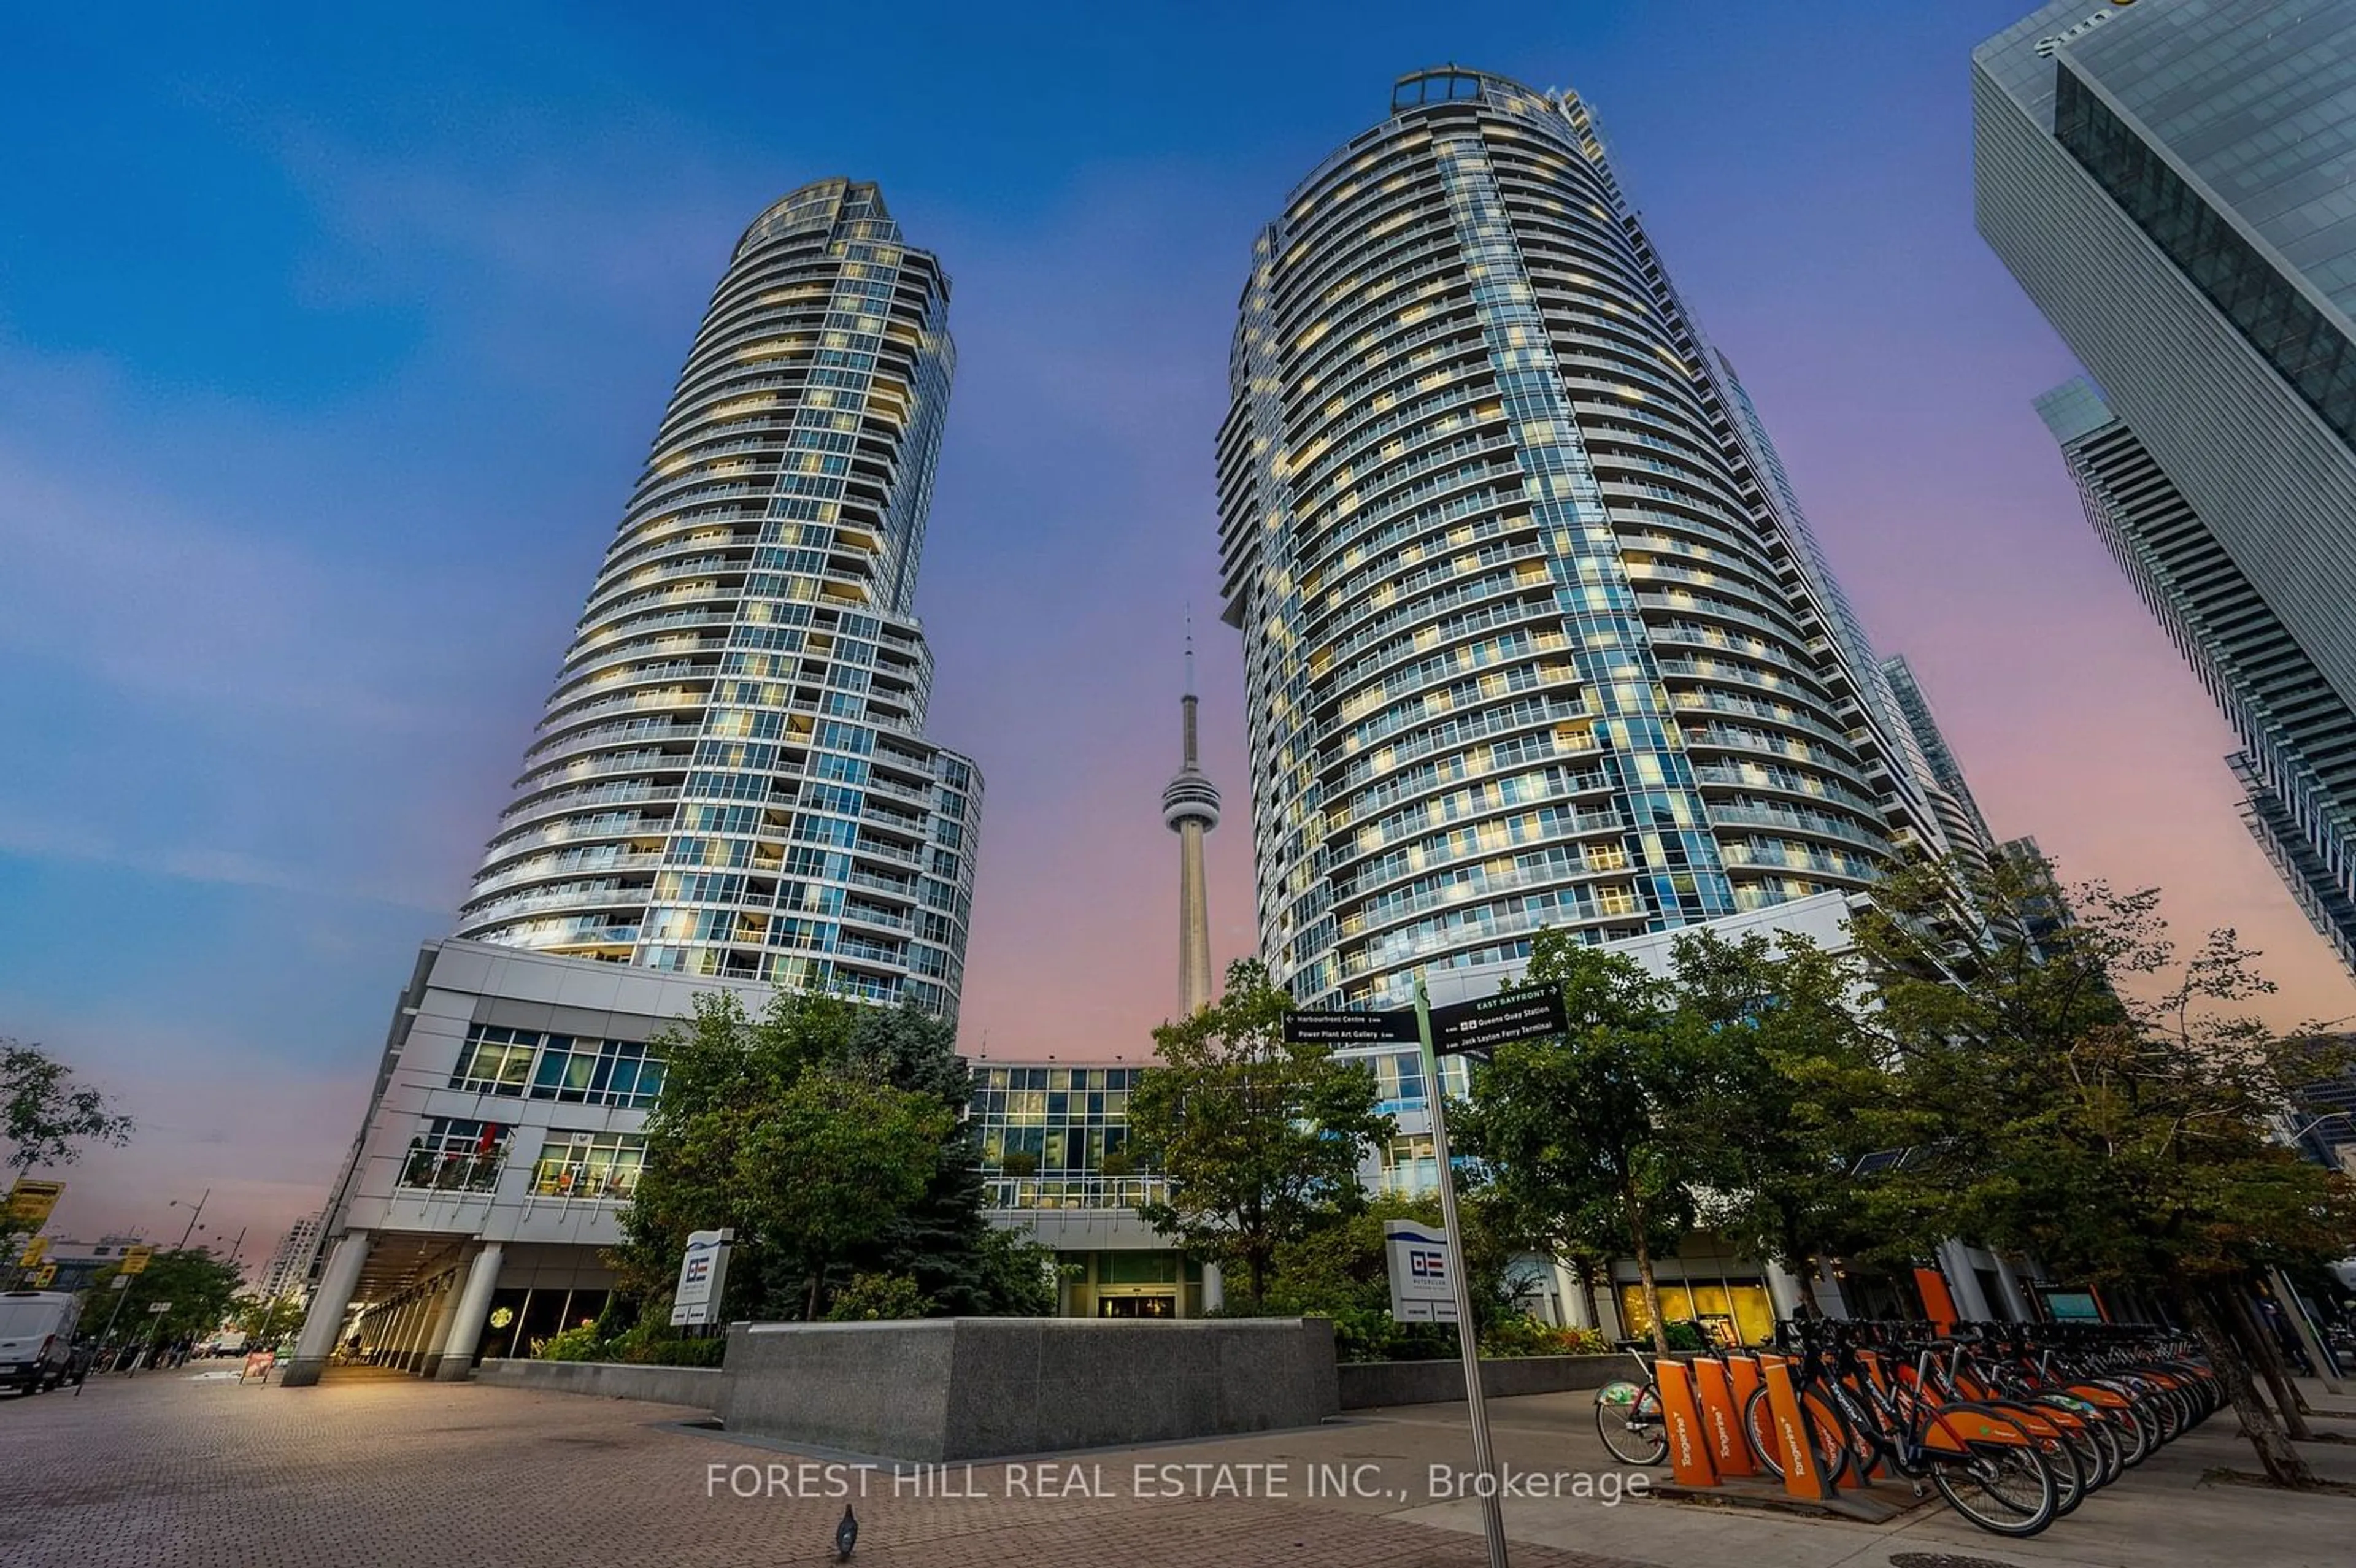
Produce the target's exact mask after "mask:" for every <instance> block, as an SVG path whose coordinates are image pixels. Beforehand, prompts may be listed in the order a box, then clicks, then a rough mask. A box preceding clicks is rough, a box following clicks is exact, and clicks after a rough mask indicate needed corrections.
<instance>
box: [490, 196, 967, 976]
mask: <svg viewBox="0 0 2356 1568" xmlns="http://www.w3.org/2000/svg"><path fill="white" fill-rule="evenodd" d="M948 298H949V284H948V276H947V274H945V273H944V272H942V271H941V267H940V263H939V262H938V261H937V260H936V259H935V258H934V257H933V256H932V255H931V254H930V253H929V252H926V251H920V250H916V249H915V248H913V247H911V246H909V245H908V244H906V243H905V241H904V240H903V239H902V237H901V234H900V229H899V226H898V225H897V224H896V223H894V221H893V219H891V217H890V215H889V214H888V213H887V212H886V211H885V210H884V208H883V197H882V195H881V194H880V193H879V192H878V191H877V190H876V188H875V187H873V186H872V185H862V184H858V183H855V182H852V181H849V180H841V179H832V180H821V181H819V182H818V183H816V184H814V185H810V186H806V187H803V188H802V189H800V190H798V191H796V192H795V193H794V194H793V195H791V196H789V197H786V198H785V199H784V200H783V201H780V202H778V203H777V204H776V206H775V207H773V208H770V209H769V210H768V211H767V212H766V213H764V214H762V215H761V217H760V218H759V219H757V220H756V221H755V223H754V224H753V226H752V227H751V228H749V229H746V230H745V232H744V238H743V239H742V240H739V241H738V243H737V246H736V250H735V252H734V255H733V256H732V257H731V258H730V261H729V264H728V268H727V271H726V272H724V273H723V275H722V277H721V280H720V284H719V287H718V288H717V289H716V290H715V291H714V292H713V293H712V304H711V306H710V308H709V309H707V310H706V312H705V313H704V317H703V323H702V325H701V328H700V329H699V330H698V331H697V333H696V336H695V343H694V346H693V347H692V348H691V350H690V351H689V354H688V358H687V365H686V368H684V369H683V370H681V371H680V379H679V385H678V387H677V388H676V389H675V390H674V391H673V392H672V394H671V400H670V405H669V409H668V410H667V411H665V413H664V416H663V420H662V423H661V425H660V427H659V429H658V430H657V432H656V434H655V440H654V445H653V448H652V450H651V451H650V452H649V453H648V458H647V466H646V470H645V472H644V473H643V474H642V475H640V476H639V479H638V483H637V489H636V491H635V492H634V493H633V495H632V496H631V498H630V503H629V506H628V507H626V509H625V511H624V513H623V517H622V522H621V527H620V528H619V530H618V532H617V533H616V536H615V539H614V541H613V543H612V544H611V545H609V546H608V547H607V549H606V551H605V560H604V562H603V564H602V565H601V567H600V569H599V571H598V574H597V581H596V585H595V586H594V588H593V589H592V590H591V591H590V595H589V602H588V605H587V607H586V608H585V609H584V612H583V613H582V617H581V622H580V626H579V630H578V633H577V635H575V637H574V639H573V646H572V649H571V651H570V652H569V653H568V654H567V655H566V657H565V661H564V666H563V668H562V671H561V672H560V673H559V675H558V677H557V682H556V688H555V690H554V692H553V693H552V695H551V697H550V699H549V702H548V708H547V710H546V712H545V713H544V715H543V716H542V717H541V722H540V730H539V734H538V736H537V737H536V738H535V739H534V741H532V744H531V746H530V749H529V750H528V751H527V752H526V753H525V758H524V772H523V774H522V776H521V777H520V778H519V779H518V780H517V782H516V786H515V795H514V799H513V802H512V803H511V804H510V805H509V806H508V808H507V809H506V811H504V812H503V813H502V814H501V815H500V817H499V826H498V832H497V833H496V834H495V835H494V837H492V839H491V842H490V846H489V848H487V850H486V851H485V853H484V857H483V863H482V867H481V869H479V870H478V871H477V873H476V876H475V882H474V889H473V891H472V893H471V894H470V896H469V897H468V899H467V901H466V907H465V908H464V909H462V910H461V911H460V912H459V917H458V924H457V930H456V933H455V934H456V935H458V936H459V937H461V938H464V939H466V940H468V941H476V942H493V943H499V944H505V945H509V946H518V947H529V948H531V949H533V950H534V951H536V952H542V953H552V954H561V955H567V956H572V957H583V958H600V959H607V960H612V961H615V962H622V963H630V964H637V965H643V966H645V967H648V968H653V969H660V970H665V971H669V972H671V973H676V974H686V975H701V976H727V977H729V978H732V979H758V980H769V981H775V982H777V983H781V984H787V985H793V986H817V987H830V988H833V989H837V990H841V991H844V992H847V993H849V994H851V995H854V996H858V997H862V998H865V999H867V1000H871V1001H880V1002H897V1001H900V1000H902V999H903V998H905V999H907V1000H909V1001H913V1002H915V1003H916V1005H917V1006H919V1007H921V1008H926V1010H927V1011H931V1012H935V1013H939V1014H942V1015H944V1016H948V1017H951V1018H954V1017H955V1015H956V1012H957V998H958V988H959V987H960V986H961V985H962V984H963V980H964V967H965V946H966V923H967V919H968V915H969V911H970V907H971V903H972V896H973V857H974V851H975V848H976V847H977V842H978V839H979V835H980V814H981V778H980V773H979V772H978V770H976V769H975V767H974V765H973V763H971V761H969V759H967V758H965V757H962V756H959V755H958V754H957V753H956V752H949V751H946V750H943V749H942V748H940V747H938V746H936V745H933V744H932V743H931V742H930V741H926V739H925V735H924V721H925V705H926V699H927V696H928V694H929V692H930V689H931V685H932V656H931V654H930V653H929V651H928V650H927V649H926V644H925V637H924V631H923V628H922V627H921V626H920V625H919V624H917V622H916V618H915V616H914V615H913V613H911V610H912V605H913V603H914V597H915V592H916V564H917V560H918V557H919V555H920V554H921V552H922V549H923V546H924V536H925V521H926V509H927V507H928V506H929V504H930V501H931V495H932V484H933V469H934V464H935V462H936V460H937V457H938V455H939V452H940V441H941V427H942V421H943V418H944V416H945V415H946V414H947V412H948V394H949V376H950V371H951V368H952V366H953V364H954V361H955V357H956V356H955V350H954V347H953V346H952V345H951V343H950V339H949V334H948Z"/></svg>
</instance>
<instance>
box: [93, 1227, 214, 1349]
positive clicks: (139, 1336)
mask: <svg viewBox="0 0 2356 1568" xmlns="http://www.w3.org/2000/svg"><path fill="white" fill-rule="evenodd" d="M120 1272H121V1271H120V1269H119V1268H117V1267H114V1266H112V1265H110V1266H109V1267H106V1268H102V1269H100V1270H99V1271H98V1272H97V1274H95V1275H92V1276H91V1289H90V1293H89V1295H88V1296H85V1297H84V1298H83V1307H82V1310H83V1312H84V1313H85V1314H87V1315H89V1316H87V1317H85V1319H84V1321H83V1323H82V1325H81V1327H82V1328H83V1329H84V1330H86V1331H88V1332H90V1333H92V1334H95V1333H98V1332H100V1331H101V1330H102V1329H103V1328H105V1326H106V1320H107V1317H109V1316H110V1315H111V1316H112V1317H113V1318H114V1339H115V1342H116V1343H118V1344H123V1343H129V1342H132V1341H139V1340H150V1339H152V1340H153V1341H154V1342H155V1343H156V1344H159V1345H161V1344H169V1343H171V1342H172V1341H173V1340H175V1339H196V1338H198V1337H200V1336H203V1335H207V1334H210V1333H211V1332H212V1331H213V1330H214V1329H216V1328H220V1325H221V1322H222V1320H223V1319H224V1318H226V1317H228V1316H229V1315H230V1304H231V1303H232V1302H233V1301H235V1299H236V1298H237V1292H238V1284H239V1275H238V1272H237V1269H236V1267H235V1266H234V1265H233V1264H230V1263H228V1262H226V1261H224V1260H223V1259H220V1258H217V1257H215V1256H213V1255H212V1253H209V1252H207V1251H205V1249H204V1248H202V1247H181V1248H175V1249H173V1250H172V1251H170V1252H159V1253H155V1255H154V1256H153V1257H150V1258H149V1259H148V1260H147V1266H146V1267H145V1268H144V1269H142V1270H140V1271H139V1272H138V1273H137V1274H134V1275H132V1276H131V1283H130V1284H129V1285H125V1286H124V1287H123V1292H122V1296H123V1305H122V1307H121V1309H120V1310H119V1311H118V1310H117V1309H116V1307H115V1304H114V1297H115V1294H116V1293H115V1291H114V1289H113V1288H112V1284H111V1283H110V1282H111V1281H112V1280H113V1278H114V1276H115V1275H117V1274H118V1273H120ZM159 1301H163V1302H169V1303H170V1304H171V1305H170V1306H169V1307H167V1308H166V1310H164V1311H162V1312H151V1311H149V1310H148V1309H149V1308H150V1307H153V1306H154V1305H155V1303H157V1302H159Z"/></svg>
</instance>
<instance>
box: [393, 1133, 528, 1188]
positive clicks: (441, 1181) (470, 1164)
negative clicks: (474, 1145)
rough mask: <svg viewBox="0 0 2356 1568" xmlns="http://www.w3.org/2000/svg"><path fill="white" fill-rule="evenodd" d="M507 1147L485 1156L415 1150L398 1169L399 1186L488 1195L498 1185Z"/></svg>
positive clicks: (469, 1153)
mask: <svg viewBox="0 0 2356 1568" xmlns="http://www.w3.org/2000/svg"><path fill="white" fill-rule="evenodd" d="M507 1155H508V1151H507V1146H506V1145H505V1144H501V1145H499V1147H497V1148H495V1149H493V1150H491V1151H490V1152H489V1153H487V1154H477V1153H475V1152H473V1151H472V1150H468V1151H466V1152H465V1153H462V1154H453V1153H447V1152H436V1151H435V1150H433V1149H427V1148H418V1149H412V1150H410V1151H409V1158H408V1160H407V1161H406V1163H404V1164H403V1165H402V1168H401V1180H400V1185H401V1186H402V1187H406V1188H412V1189H424V1190H427V1191H431V1192H491V1191H496V1190H497V1189H498V1185H499V1172H500V1170H501V1169H503V1168H505V1167H506V1163H507Z"/></svg>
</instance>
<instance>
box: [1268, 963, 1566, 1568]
mask: <svg viewBox="0 0 2356 1568" xmlns="http://www.w3.org/2000/svg"><path fill="white" fill-rule="evenodd" d="M1568 1028H1569V1019H1567V1018H1566V1017H1565V1016H1564V1014H1563V1008H1562V990H1561V988H1560V987H1557V986H1554V985H1551V984H1547V985H1542V986H1531V987H1524V988H1522V989H1519V990H1507V991H1500V992H1498V993H1497V994H1496V995H1494V996H1491V997H1477V998H1475V999H1474V1000H1472V1001H1469V1002H1456V1003H1452V1004H1451V1005H1449V1006H1447V1007H1441V1008H1435V1007H1433V1006H1432V1005H1431V998H1430V996H1429V994H1427V993H1426V991H1425V989H1424V984H1423V975H1422V973H1421V971H1418V972H1417V974H1416V977H1415V1006H1414V1007H1413V1008H1392V1009H1389V1010H1386V1011H1357V1012H1308V1011H1298V1012H1290V1013H1287V1014H1285V1015H1284V1038H1285V1040H1286V1041H1287V1042H1288V1043H1290V1044H1293V1045H1385V1044H1401V1045H1405V1044H1412V1045H1416V1046H1419V1047H1420V1048H1421V1049H1422V1051H1423V1074H1424V1082H1425V1083H1427V1084H1429V1085H1430V1104H1431V1153H1432V1158H1433V1161H1434V1163H1435V1164H1436V1165H1437V1166H1438V1167H1439V1171H1438V1175H1439V1179H1440V1234H1438V1235H1437V1236H1435V1235H1433V1234H1432V1233H1431V1229H1430V1226H1428V1225H1419V1224H1414V1223H1411V1222H1408V1221H1390V1222H1388V1223H1387V1224H1386V1225H1385V1227H1384V1251H1385V1254H1386V1257H1387V1262H1388V1264H1389V1265H1390V1277H1391V1315H1392V1317H1396V1318H1398V1319H1399V1320H1400V1321H1402V1322H1409V1321H1420V1322H1427V1323H1451V1322H1452V1323H1454V1324H1455V1325H1456V1341H1457V1344H1458V1345H1459V1346H1460V1347H1461V1348H1462V1351H1463V1357H1464V1403H1465V1408H1466V1410H1467V1412H1468V1413H1469V1414H1470V1416H1471V1418H1472V1468H1473V1471H1474V1473H1475V1474H1477V1475H1478V1476H1479V1477H1481V1478H1482V1479H1481V1486H1480V1500H1481V1531H1482V1534H1483V1537H1484V1538H1485V1539H1486V1540H1487V1541H1488V1546H1489V1568H1506V1562H1505V1513H1504V1511H1503V1509H1501V1508H1500V1507H1499V1506H1498V1495H1499V1491H1500V1489H1501V1488H1500V1481H1499V1477H1498V1474H1497V1467H1496V1462H1495V1460H1494V1457H1493V1456H1492V1454H1491V1451H1490V1442H1489V1408H1488V1403H1487V1401H1486V1399H1485V1398H1484V1397H1483V1392H1482V1388H1481V1351H1480V1347H1479V1346H1478V1345H1477V1344H1475V1343H1474V1342H1473V1339H1474V1336H1473V1332H1472V1276H1471V1275H1470V1274H1468V1273H1467V1271H1466V1270H1465V1268H1464V1265H1463V1255H1462V1236H1463V1234H1464V1230H1463V1227H1462V1225H1461V1224H1459V1223H1458V1222H1457V1217H1456V1176H1455V1171H1454V1168H1453V1167H1452V1166H1451V1164H1450V1162H1449V1156H1448V1113H1447V1109H1446V1106H1447V1101H1448V1096H1447V1094H1446V1093H1444V1092H1443V1091H1442V1089H1441V1087H1440V1058H1441V1057H1442V1056H1455V1055H1472V1054H1477V1053H1479V1052H1482V1051H1489V1050H1491V1049H1493V1048H1494V1047H1496V1046H1500V1045H1508V1044H1511V1043H1513V1042H1514V1041H1515V1040H1537V1039H1540V1038H1542V1037H1544V1036H1546V1035H1550V1034H1560V1033H1562V1032H1563V1031H1564V1030H1565V1029H1568Z"/></svg>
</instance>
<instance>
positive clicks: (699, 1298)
mask: <svg viewBox="0 0 2356 1568" xmlns="http://www.w3.org/2000/svg"><path fill="white" fill-rule="evenodd" d="M735 1239H736V1232H734V1231H725V1230H723V1231H697V1232H693V1233H692V1234H691V1235H690V1236H689V1237H688V1238H687V1254H686V1256H684V1257H682V1258H681V1259H680V1264H679V1288H678V1289H676V1290H674V1291H673V1292H672V1293H671V1301H670V1322H671V1327H672V1328H684V1327H694V1326H701V1325H702V1324H706V1323H717V1322H719V1321H720V1298H721V1296H722V1295H723V1293H724V1292H725V1291H726V1290H727V1288H728V1243H730V1242H732V1241H734V1240H735Z"/></svg>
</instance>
